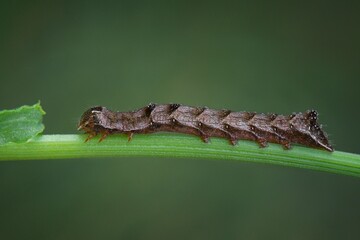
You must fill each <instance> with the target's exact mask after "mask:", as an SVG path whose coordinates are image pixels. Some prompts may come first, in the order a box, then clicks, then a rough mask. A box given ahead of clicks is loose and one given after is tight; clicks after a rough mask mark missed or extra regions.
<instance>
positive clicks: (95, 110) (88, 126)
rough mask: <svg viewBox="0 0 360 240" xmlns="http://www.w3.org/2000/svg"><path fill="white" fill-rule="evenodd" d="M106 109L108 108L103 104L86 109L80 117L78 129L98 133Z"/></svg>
mask: <svg viewBox="0 0 360 240" xmlns="http://www.w3.org/2000/svg"><path fill="white" fill-rule="evenodd" d="M104 110H106V108H104V107H101V106H96V107H92V108H90V109H88V110H86V111H85V112H84V113H83V115H82V116H81V118H80V121H79V124H78V130H84V131H85V132H88V133H91V132H95V133H97V132H98V131H99V129H100V128H101V125H100V124H101V119H102V118H103V112H104Z"/></svg>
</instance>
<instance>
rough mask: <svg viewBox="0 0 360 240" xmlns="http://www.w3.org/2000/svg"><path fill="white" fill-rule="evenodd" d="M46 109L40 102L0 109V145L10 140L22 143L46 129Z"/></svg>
mask: <svg viewBox="0 0 360 240" xmlns="http://www.w3.org/2000/svg"><path fill="white" fill-rule="evenodd" d="M43 115H45V112H44V110H43V109H42V108H41V105H40V102H38V103H36V104H34V105H33V106H27V105H24V106H22V107H19V108H17V109H11V110H3V111H0V145H4V144H6V143H9V142H13V143H21V142H26V141H28V140H29V139H31V138H33V137H35V136H37V135H38V134H39V133H42V132H43V131H44V128H45V126H44V124H43V123H42V118H43Z"/></svg>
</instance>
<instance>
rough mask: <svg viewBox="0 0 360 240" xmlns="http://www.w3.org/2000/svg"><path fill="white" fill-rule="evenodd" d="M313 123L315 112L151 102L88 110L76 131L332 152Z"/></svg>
mask: <svg viewBox="0 0 360 240" xmlns="http://www.w3.org/2000/svg"><path fill="white" fill-rule="evenodd" d="M317 119H318V113H317V112H316V111H315V110H308V111H306V112H303V113H293V114H291V115H278V114H275V113H269V114H264V113H255V112H245V111H242V112H233V111H230V110H214V109H209V108H207V107H191V106H185V105H180V104H160V105H157V104H153V103H150V104H149V105H148V106H146V107H143V108H140V109H138V110H135V111H131V112H113V111H110V110H108V109H107V108H106V107H102V106H96V107H92V108H90V109H88V110H86V111H85V112H84V113H83V114H82V116H81V119H80V121H79V124H78V130H83V131H85V132H86V133H87V134H88V137H87V138H86V140H85V142H87V141H88V140H90V139H91V138H93V137H95V136H96V135H98V134H100V135H101V137H100V140H99V142H101V141H102V140H104V139H105V138H106V137H107V136H108V135H110V134H114V133H124V134H127V135H128V141H131V139H132V137H133V134H134V133H145V134H147V133H154V132H160V131H165V132H178V133H185V134H193V135H196V136H199V137H200V138H201V139H202V141H204V142H205V143H207V142H208V141H209V138H210V137H220V138H226V139H228V140H229V142H230V144H232V145H235V144H237V142H238V140H240V139H244V140H252V141H256V142H257V143H258V144H259V147H266V146H267V144H268V142H270V143H278V144H281V145H282V146H283V148H284V149H290V148H291V144H292V143H295V144H301V145H304V146H308V147H312V148H318V149H323V150H327V151H330V152H332V151H333V147H332V146H331V145H330V143H329V140H328V138H327V135H326V133H325V132H324V131H323V130H322V129H321V125H319V124H318V123H317Z"/></svg>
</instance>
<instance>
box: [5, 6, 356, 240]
mask: <svg viewBox="0 0 360 240" xmlns="http://www.w3.org/2000/svg"><path fill="white" fill-rule="evenodd" d="M359 12H360V4H359V1H353V2H351V1H345V2H338V1H295V2H292V1H237V2H235V1H233V2H231V1H218V2H215V1H214V2H210V1H196V2H195V1H140V0H139V1H110V2H104V1H98V2H93V1H68V2H55V1H8V2H7V1H2V2H1V7H0V19H1V21H0V81H1V82H0V83H1V85H0V109H9V108H15V107H18V106H21V105H23V104H34V103H35V102H36V101H37V100H39V99H40V100H41V102H42V105H43V107H44V109H45V111H46V112H47V115H46V116H45V119H44V122H45V125H46V130H45V133H46V134H54V133H75V132H76V124H77V121H78V119H79V117H80V115H81V113H82V112H83V111H84V110H85V109H87V108H88V107H90V106H93V105H104V106H107V107H109V108H111V109H113V110H121V111H127V110H133V109H136V108H139V107H142V106H144V105H146V104H148V103H149V102H155V103H168V102H178V103H183V104H188V105H194V106H204V105H205V106H208V107H212V108H228V109H232V110H237V111H241V110H247V111H258V112H277V113H284V114H288V113H291V112H293V111H297V112H298V111H304V110H307V109H312V108H314V109H317V110H318V111H319V112H320V114H321V115H320V122H322V123H324V124H326V125H325V130H326V131H327V132H328V133H329V135H330V139H331V140H332V142H333V143H334V145H335V149H337V150H342V151H349V152H355V153H360V145H359V142H358V137H359V136H358V135H359V133H360V127H359V120H360V111H359V107H358V105H359V102H360V97H359V85H360V83H359V81H360V67H359V66H360V47H359V45H360V44H359V43H360V28H359V23H360V14H359ZM134 140H135V141H136V137H135V139H134ZM239 144H241V142H240V143H239ZM359 200H360V181H359V180H358V179H356V178H353V177H347V176H340V175H335V174H328V173H322V172H315V171H310V170H301V169H294V168H286V167H278V166H270V165H261V164H253V163H243V162H241V163H238V162H230V161H207V160H193V159H156V158H149V159H147V158H138V159H137V158H129V159H126V158H116V159H86V160H84V159H81V160H79V159H75V160H52V161H18V162H1V163H0V239H206V240H211V239H358V237H359V236H360V205H359Z"/></svg>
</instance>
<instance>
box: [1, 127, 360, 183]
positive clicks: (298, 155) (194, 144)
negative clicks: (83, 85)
mask: <svg viewBox="0 0 360 240" xmlns="http://www.w3.org/2000/svg"><path fill="white" fill-rule="evenodd" d="M85 138H86V135H43V136H38V137H36V138H34V139H32V140H31V141H29V142H27V143H8V144H5V145H2V146H0V161H1V160H2V161H9V160H30V159H66V158H90V157H125V156H146V157H154V156H156V157H188V158H203V159H217V160H236V161H247V162H258V163H271V164H278V165H283V166H293V167H300V168H308V169H313V170H320V171H326V172H332V173H338V174H345V175H351V176H357V177H360V155H358V154H351V153H346V152H340V151H335V152H332V153H330V152H326V151H323V150H317V149H312V148H306V147H302V146H294V147H293V149H291V150H283V148H282V147H281V146H280V145H278V144H269V146H268V147H266V148H259V147H258V146H257V144H256V143H254V142H250V141H239V143H238V144H237V145H236V146H232V145H230V144H229V143H228V142H227V141H226V140H224V139H219V138H212V139H211V142H210V143H208V144H206V143H203V142H202V141H201V140H200V139H199V138H196V137H193V136H188V135H182V134H167V133H162V134H149V135H141V134H139V135H135V136H134V138H133V140H132V141H131V142H128V141H127V137H125V136H123V135H112V136H109V137H108V138H106V139H105V140H104V141H102V142H100V143H99V142H98V139H99V138H98V137H96V138H94V139H92V140H90V141H89V142H87V143H84V140H85Z"/></svg>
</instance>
